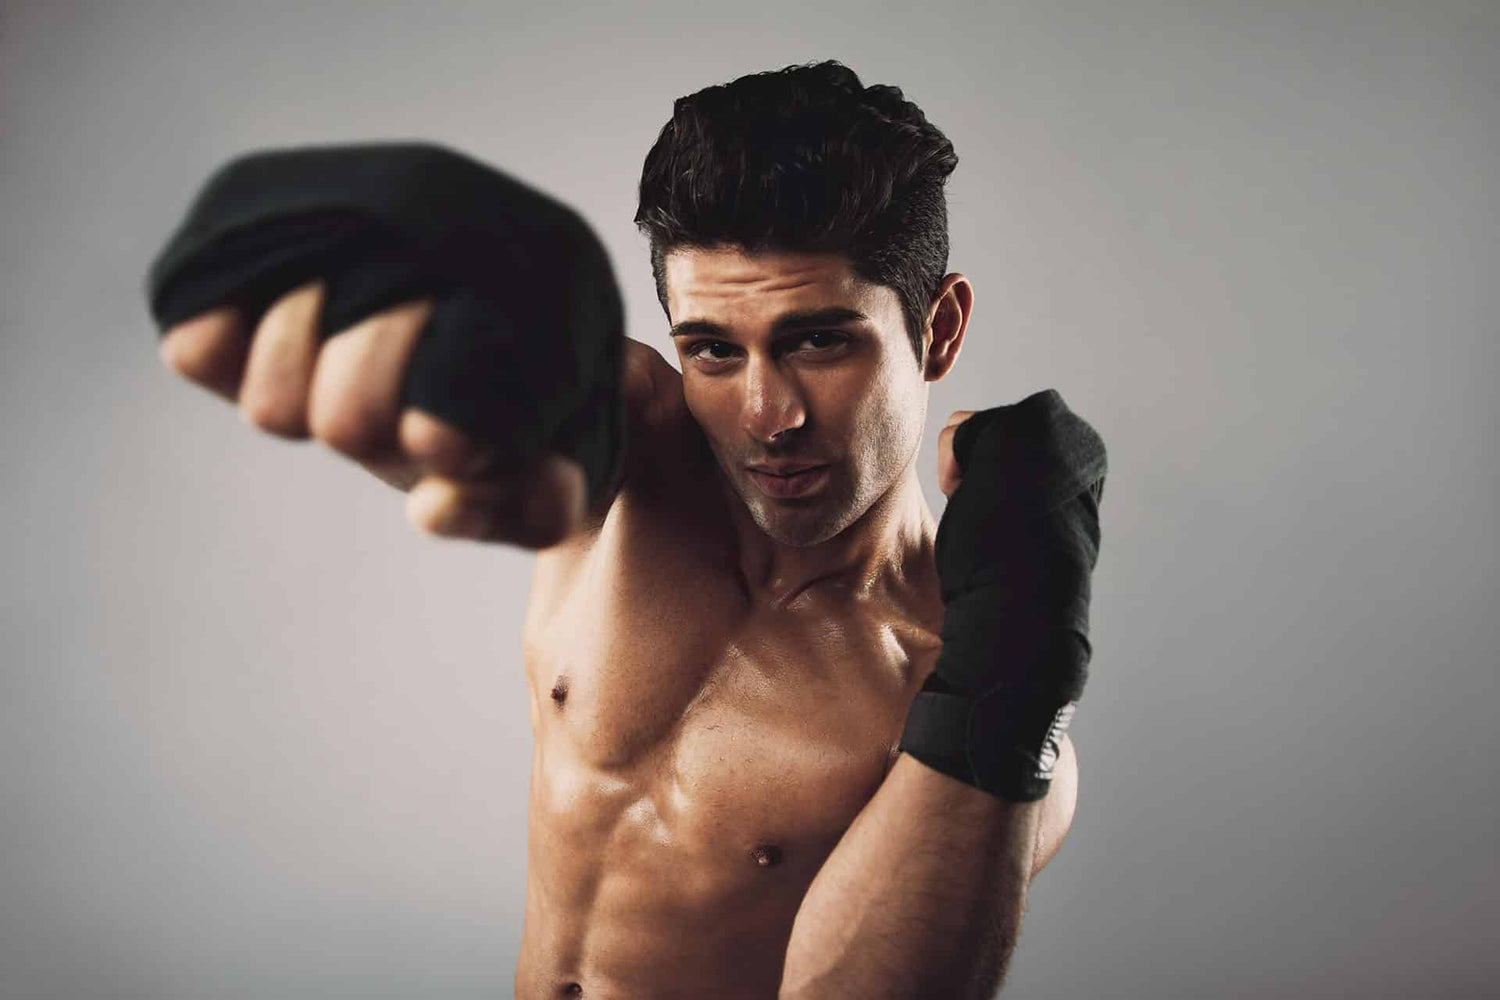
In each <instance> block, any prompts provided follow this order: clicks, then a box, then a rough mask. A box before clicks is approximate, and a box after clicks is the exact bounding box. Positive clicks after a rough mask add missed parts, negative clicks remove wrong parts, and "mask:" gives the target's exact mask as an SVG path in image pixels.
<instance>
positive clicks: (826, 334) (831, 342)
mask: <svg viewBox="0 0 1500 1000" xmlns="http://www.w3.org/2000/svg"><path fill="white" fill-rule="evenodd" d="M848 339H849V338H848V337H846V336H844V335H843V334H841V333H832V332H830V331H826V330H819V331H818V332H817V333H809V334H808V335H807V336H805V337H803V338H802V340H801V343H804V344H811V343H812V342H813V341H815V340H821V341H823V344H822V345H821V346H819V345H814V348H815V349H816V350H827V349H828V348H830V347H837V346H838V345H840V344H842V343H843V342H844V341H846V340H848Z"/></svg>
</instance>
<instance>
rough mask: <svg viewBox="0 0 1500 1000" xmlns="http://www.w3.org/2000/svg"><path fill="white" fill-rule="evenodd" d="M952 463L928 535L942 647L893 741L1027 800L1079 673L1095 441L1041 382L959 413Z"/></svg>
mask: <svg viewBox="0 0 1500 1000" xmlns="http://www.w3.org/2000/svg"><path fill="white" fill-rule="evenodd" d="M953 457H954V459H955V460H956V461H957V462H958V466H959V470H960V472H961V474H962V479H961V480H960V481H959V486H958V488H957V489H956V490H954V492H953V495H952V496H951V497H950V498H949V499H948V506H947V508H946V509H945V510H944V511H943V516H942V519H941V520H940V521H939V523H938V532H937V567H938V576H939V579H940V581H941V584H942V591H943V603H944V606H945V607H944V613H943V648H942V651H941V652H940V653H939V654H938V659H937V664H936V666H935V667H934V668H933V672H932V674H931V675H930V676H929V677H928V679H927V683H926V684H924V685H923V687H922V690H921V692H920V693H918V695H917V697H916V699H915V701H913V703H912V707H911V711H910V713H909V714H908V715H907V719H906V728H905V730H904V731H903V733H902V735H901V749H903V750H905V751H906V752H907V753H909V754H911V755H912V756H913V757H916V758H917V759H918V760H920V761H922V762H923V763H924V764H927V765H928V766H930V767H932V768H934V769H936V770H939V771H942V772H943V773H945V774H949V775H952V776H953V777H955V778H958V779H959V780H960V781H965V782H968V783H969V784H971V785H974V786H975V787H977V788H981V789H983V790H984V791H986V792H989V793H991V794H993V795H997V796H999V797H1001V798H1004V799H1010V800H1013V801H1018V802H1033V801H1036V800H1037V799H1040V798H1042V797H1044V796H1045V795H1046V794H1047V789H1048V788H1049V787H1050V786H1051V781H1052V768H1053V765H1054V764H1055V763H1056V761H1057V754H1058V742H1059V741H1060V740H1061V739H1062V734H1063V732H1064V730H1065V729H1066V728H1067V724H1068V721H1069V719H1070V718H1071V717H1072V714H1073V706H1074V704H1075V703H1076V702H1077V701H1078V698H1079V696H1080V695H1082V693H1083V686H1084V681H1085V680H1086V678H1087V676H1088V663H1089V656H1090V653H1091V652H1092V650H1091V647H1090V645H1089V640H1088V627H1089V576H1090V574H1091V573H1092V572H1093V569H1094V563H1095V561H1096V560H1097V558H1098V554H1099V501H1100V500H1101V499H1102V498H1103V492H1104V476H1105V473H1106V471H1107V469H1106V463H1105V452H1104V442H1103V441H1102V440H1101V439H1100V437H1099V435H1098V434H1097V433H1095V432H1094V429H1093V428H1092V427H1090V426H1089V425H1088V423H1086V422H1085V421H1084V420H1083V419H1082V418H1080V417H1078V416H1077V415H1076V414H1074V413H1073V412H1072V411H1071V410H1069V409H1068V407H1067V405H1066V404H1065V403H1064V402H1063V398H1062V396H1061V395H1059V394H1058V392H1057V391H1056V390H1055V389H1047V390H1044V391H1042V392H1038V393H1035V394H1034V395H1031V396H1028V397H1026V398H1025V399H1023V400H1021V401H1020V402H1019V403H1014V404H1012V405H1010V406H999V407H995V408H993V409H989V410H983V411H981V412H979V413H976V414H974V415H973V416H972V417H970V418H969V419H968V420H966V421H964V422H963V423H962V424H960V425H959V427H958V429H957V430H956V431H955V432H954V435H953Z"/></svg>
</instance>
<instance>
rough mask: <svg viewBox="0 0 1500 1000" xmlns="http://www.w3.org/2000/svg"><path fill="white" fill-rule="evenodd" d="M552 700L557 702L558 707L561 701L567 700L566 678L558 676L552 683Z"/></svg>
mask: <svg viewBox="0 0 1500 1000" xmlns="http://www.w3.org/2000/svg"><path fill="white" fill-rule="evenodd" d="M552 700H553V701H555V702H557V707H558V708H561V707H562V703H563V702H565V701H567V700H568V679H567V678H566V677H558V678H557V682H556V683H555V684H553V685H552Z"/></svg>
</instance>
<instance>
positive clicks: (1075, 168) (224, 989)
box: [0, 0, 1500, 1000]
mask: <svg viewBox="0 0 1500 1000" xmlns="http://www.w3.org/2000/svg"><path fill="white" fill-rule="evenodd" d="M304 6H306V7H308V8H311V9H303V7H304ZM1497 52H1500V4H1496V3H1494V2H1474V3H1454V2H1445V3H1436V2H1431V0H1425V2H1415V0H1414V2H1407V3H1374V2H1367V3H1354V2H1345V3H1332V2H1323V3H1303V2H1278V3H1242V4H1231V3H1207V2H1198V3H1190V2H1179V3H1165V2H1128V3H1125V2H1108V0H1100V2H1097V3H1089V4H1083V3H1026V4H1003V5H993V6H987V5H978V4H974V5H969V4H964V5H931V4H916V3H908V4H901V5H877V4H852V3H846V4H841V5H838V7H837V8H836V9H835V8H834V7H833V6H832V5H829V4H824V3H817V4H814V3H796V4H782V3H777V2H756V3H753V4H739V5H734V6H727V5H720V4H714V3H705V2H694V3H680V2H679V3H657V4H652V5H650V7H649V8H647V7H641V8H640V9H636V10H632V9H629V8H628V7H624V6H620V5H614V4H603V3H601V4H597V5H574V6H571V7H569V6H567V5H561V6H551V5H543V4H533V3H526V4H498V3H497V4H471V5H461V4H453V3H447V4H445V3H437V4H416V3H413V4H409V5H397V4H394V3H346V4H339V5H332V4H320V5H316V6H314V5H294V4H291V3H280V4H272V3H213V4H208V3H181V4H176V5H168V4H160V3H146V2H132V3H98V4H79V3H31V4H25V3H21V4H18V3H14V2H5V3H0V337H3V339H0V406H3V413H0V417H3V419H0V443H3V449H4V451H3V458H4V462H3V468H4V469H5V473H6V476H5V487H4V489H3V490H0V512H3V517H0V558H3V564H4V577H3V582H0V656H3V662H0V995H3V997H5V998H6V1000H10V998H23V997H24V998H33V997H57V998H67V1000H91V998H184V1000H188V998H192V1000H218V998H247V1000H248V998H265V997H337V998H343V997H349V998H354V997H359V998H372V997H381V998H384V997H390V998H429V997H430V998H450V997H451V998H459V997H480V996H486V997H498V996H505V995H507V994H508V993H509V991H510V985H511V975H512V971H513V967H514V962H515V958H516V952H517V948H518V944H519V935H520V924H521V916H522V892H523V885H524V877H525V808H526V792H527V781H528V768H529V764H530V757H531V746H532V743H531V735H530V732H529V726H528V713H527V709H526V705H525V700H524V699H525V688H524V682H523V679H522V669H521V661H520V655H519V654H520V648H519V640H518V636H519V630H520V625H521V609H522V604H523V601H524V598H525V594H526V591H527V586H528V580H529V568H530V562H531V556H529V555H528V554H527V553H524V552H522V551H520V550H508V549H505V548H496V547H487V546H480V545H476V544H473V543H462V542H451V541H443V540H439V539H435V538H430V537H424V536H421V535H419V534H418V533H417V532H416V531H415V530H413V529H412V528H410V527H409V526H408V525H407V523H406V521H405V518H404V514H403V501H404V498H403V497H402V496H401V494H399V493H397V492H395V491H394V490H391V489H390V488H388V487H386V486H385V485H383V484H381V483H380V482H378V481H376V480H375V479H373V478H372V477H370V476H369V475H367V474H366V473H364V472H363V471H362V470H361V469H359V468H358V467H357V466H356V465H354V464H353V463H352V462H349V461H347V460H345V459H343V458H341V457H340V456H337V455H336V454H334V453H333V452H331V451H329V450H327V449H324V448H323V447H322V446H321V445H317V444H315V443H295V444H294V443H289V442H285V441H280V440H277V439H274V438H271V437H269V436H266V435H264V434H260V433H257V432H254V431H252V430H251V429H250V428H248V427H247V426H245V425H244V424H242V423H241V422H240V421H239V419H238V416H237V413H236V411H235V410H234V409H233V408H232V407H230V406H228V405H227V404H225V403H223V402H221V401H219V400H218V399H216V398H214V397H211V396H210V395H209V394H207V393H206V392H204V391H203V390H201V389H198V388H196V387H193V386H191V385H189V384H188V383H186V382H183V381H181V380H179V379H176V378H174V377H172V376H170V375H169V374H168V373H167V372H166V371H165V370H164V369H163V368H161V367H160V365H159V363H158V361H157V357H156V354H155V349H154V343H155V334H154V331H153V330H152V328H151V326H150V324H149V322H148V320H147V317H146V313H145V308H144V304H143V298H142V294H141V279H142V275H143V272H144V270H145V267H146V264H147V262H148V261H149V259H150V257H151V255H152V254H153V253H154V251H155V250H156V249H157V247H158V246H159V245H160V244H161V242H162V241H163V240H164V238H165V237H166V235H167V233H168V231H169V229H170V228H171V227H172V226H173V224H174V222H175V221H176V219H177V218H178V216H179V213H180V212H181V211H182V210H183V208H184V206H185V204H186V201H187V199H188V198H189V196H190V195H191V194H192V193H193V191H194V190H195V188H196V187H197V185H198V184H199V183H200V182H201V181H202V179H203V178H204V176H205V175H206V174H207V173H208V172H209V171H210V170H211V169H212V168H214V167H215V166H216V165H218V164H219V163H221V162H222V161H223V160H225V159H226V158H228V157H230V156H231V155H234V154H236V153H239V152H241V151H243V150H246V149H248V148H251V147H257V146H263V145H273V144H288V143H299V142H324V141H334V140H356V139H367V138H425V139H433V140H438V141H442V142H446V143H450V144H452V145H454V146H457V147H460V148H462V149H465V150H468V151H470V152H472V153H473V154H475V155H477V156H479V157H481V158H483V159H486V160H488V161H490V162H493V163H495V164H498V165H500V166H502V167H504V168H505V169H507V170H510V171H512V172H513V173H515V174H517V175H518V176H520V177H522V178H524V179H527V180H529V181H531V182H533V183H535V184H538V185H539V186H541V187H543V188H545V189H547V190H549V191H551V192H553V193H554V194H556V195H558V196H560V197H562V198H564V199H566V200H568V201H570V202H572V203H573V204H574V205H576V206H578V207H579V208H580V209H581V210H582V211H583V212H584V213H585V214H586V215H587V216H588V218H590V219H591V220H592V221H593V223H594V225H595V226H596V227H597V229H598V231H599V232H600V234H601V235H602V236H603V238H604V240H605V242H606V243H607V244H608V246H609V249H610V251H611V253H612V255H613V257H614V260H615V262H616V267H617V270H618V272H619V275H620V277H621V280H622V282H623V285H624V289H625V294H626V298H627V301H628V306H629V318H630V333H631V335H633V336H634V337H636V338H638V339H640V340H644V341H646V342H647V343H650V344H652V345H654V346H656V347H657V348H658V349H661V350H663V352H664V353H667V354H668V356H669V357H671V356H674V355H672V354H671V348H670V345H669V343H668V340H667V337H666V333H665V324H664V321H663V318H662V315H661V313H660V311H659V309H658V307H657V304H656V301H655V298H654V295H653V293H652V287H651V280H650V273H649V267H648V264H647V261H646V255H645V245H644V241H643V240H642V239H641V238H640V237H639V236H638V235H637V234H636V232H635V230H634V228H633V226H632V224H631V221H630V220H631V216H632V214H633V212H634V208H635V190H634V189H635V184H636V181H637V177H638V171H639V167H640V163H641V160H642V158H643V157H644V155H645V152H646V150H647V148H648V147H649V145H650V144H651V142H652V140H653V139H654V137H655V135H656V132H657V130H658V129H659V128H660V126H661V124H662V123H663V122H664V121H665V120H666V118H667V116H668V114H669V112H670V108H671V102H672V100H673V98H675V97H677V96H679V95H681V94H684V93H687V92H690V91H692V90H695V89H697V88H699V87H701V86H705V85H707V84H710V83H716V82H722V81H724V80H727V79H730V78H732V77H734V76H737V75H739V74H741V73H745V72H751V71H755V70H762V69H771V68H776V67H780V66H782V65H785V64H788V63H792V62H802V61H808V60H815V59H822V58H828V57H835V58H839V59H841V60H843V61H845V62H847V63H848V64H849V65H850V66H852V67H853V68H854V69H855V70H856V71H857V72H858V73H860V74H861V76H862V77H863V78H864V79H865V80H866V81H867V82H871V83H877V82H879V83H894V84H897V85H899V86H901V87H902V88H903V89H904V90H905V91H906V92H907V94H908V95H909V96H910V97H911V98H912V99H914V100H915V101H917V102H918V103H919V104H920V105H921V106H922V107H923V108H924V109H925V110H926V111H927V113H928V114H929V116H930V117H931V118H932V120H933V121H935V122H936V123H937V124H938V125H939V126H940V127H942V128H943V129H944V130H946V132H947V133H948V135H949V136H950V137H951V138H952V139H953V141H954V144H955V145H956V147H957V149H958V153H959V156H960V160H961V162H960V165H959V168H958V171H957V173H956V174H955V175H954V177H953V179H952V182H951V186H950V188H949V193H950V207H951V215H952V240H953V252H952V258H951V266H952V268H953V269H955V270H962V271H963V272H965V273H966V274H967V275H969V276H970V278H971V279H972V280H973V282H974V285H975V287H976V289H977V304H976V312H975V316H974V319H973V322H972V324H971V326H970V331H969V336H968V341H967V344H966V346H965V349H964V352H963V355H962V358H961V359H960V361H959V364H958V367H957V369H956V370H955V371H954V372H953V374H952V375H951V376H950V377H949V378H948V379H946V380H945V381H943V382H941V383H939V384H937V385H936V386H935V387H934V390H933V394H932V409H931V412H930V414H929V423H928V430H927V436H926V439H925V443H924V447H923V454H922V458H921V461H922V479H923V482H924V485H925V487H926V489H927V494H928V497H929V502H931V503H932V505H933V509H934V511H941V509H942V506H941V505H942V496H941V494H940V493H939V491H938V489H937V476H936V458H935V455H936V451H935V448H936V441H937V432H938V430H939V429H940V428H941V426H942V423H943V418H944V417H945V416H946V415H947V414H948V413H949V412H950V411H952V410H955V409H975V408H982V407H985V406H991V405H996V404H998V403H1002V402H1012V401H1014V400H1016V399H1018V398H1020V397H1021V396H1023V395H1026V394H1028V393H1030V392H1032V391H1035V390H1036V389H1039V388H1044V387H1048V386H1054V387H1057V388H1058V389H1059V390H1061V391H1062V392H1063V394H1064V396H1065V397H1066V398H1067V400H1068V401H1069V403H1070V404H1071V405H1072V406H1073V407H1074V408H1075V409H1076V410H1077V411H1078V412H1080V413H1081V414H1083V415H1084V416H1086V417H1087V418H1088V419H1089V420H1090V421H1091V422H1093V423H1094V424H1095V425H1096V426H1097V427H1099V428H1100V429H1101V430H1102V432H1103V434H1104V437H1105V439H1106V440H1107V442H1108V444H1109V448H1110V459H1111V463H1110V464H1111V473H1112V474H1111V478H1110V483H1109V487H1108V490H1107V493H1106V497H1105V503H1104V508H1103V510H1104V531H1105V542H1104V548H1103V553H1102V557H1101V561H1100V564H1099V569H1098V575H1097V578H1096V592H1095V605H1094V606H1095V617H1094V622H1095V624H1094V640H1095V648H1096V653H1095V656H1094V663H1093V666H1094V677H1093V680H1092V682H1091V685H1090V689H1089V693H1088V695H1087V697H1086V698H1085V700H1084V703H1083V706H1082V709H1081V711H1080V713H1079V715H1078V717H1077V720H1076V722H1075V728H1074V732H1075V738H1076V742H1077V745H1078V748H1079V754H1080V761H1081V768H1082V785H1081V791H1080V800H1079V810H1078V815H1077V820H1076V822H1075V824H1074V828H1073V832H1072V834H1071V835H1070V836H1069V838H1068V841H1067V843H1066V845H1065V846H1064V848H1063V850H1062V852H1061V854H1060V855H1059V856H1058V858H1057V860H1056V861H1055V862H1054V863H1053V865H1052V867H1051V868H1049V869H1048V871H1047V872H1046V873H1044V874H1043V875H1042V877H1041V878H1040V879H1039V880H1038V881H1037V883H1036V885H1035V886H1034V888H1033V892H1032V903H1031V909H1030V912H1029V915H1028V917H1027V920H1026V925H1025V930H1024V935H1023V937H1022V940H1021V944H1020V947H1019V950H1018V952H1017V955H1016V958H1015V961H1014V964H1013V967H1012V974H1011V986H1010V988H1009V989H1008V990H1007V995H1008V996H1016V997H1029V998H1092V997H1100V998H1115V997H1119V998H1126V997H1143V996H1145V997H1155V998H1164V1000H1165V998H1175V997H1183V998H1188V997H1192V998H1201V997H1225V998H1239V997H1244V998H1250V997H1255V998H1262V1000H1263V998H1267V997H1272V998H1283V997H1285V998H1292V997H1297V998H1301V997H1333V996H1357V997H1362V998H1370V1000H1379V998H1398V997H1399V998H1415V997H1479V996H1493V995H1494V993H1493V992H1492V991H1493V990H1494V989H1495V983H1496V981H1497V980H1496V977H1497V976H1500V948H1497V947H1496V945H1497V943H1500V942H1497V938H1496V928H1497V927H1500V860H1497V854H1500V847H1497V828H1500V804H1497V799H1500V796H1497V792H1500V788H1497V778H1496V775H1497V768H1496V765H1495V758H1496V757H1497V755H1500V736H1497V735H1496V731H1495V724H1494V719H1495V715H1496V709H1497V707H1500V706H1497V698H1496V695H1497V687H1500V684H1497V659H1500V657H1497V651H1500V622H1497V619H1500V608H1497V600H1496V596H1497V594H1496V591H1497V587H1496V583H1497V552H1496V548H1497V546H1496V531H1495V527H1494V518H1495V516H1496V513H1497V509H1496V503H1495V489H1496V485H1497V482H1496V481H1497V467H1500V463H1497V462H1496V446H1495V443H1494V441H1495V433H1496V431H1497V429H1500V428H1497V413H1496V403H1495V400H1494V398H1493V396H1492V385H1493V384H1494V380H1495V376H1496V374H1497V372H1500V365H1497V362H1500V346H1497V345H1500V338H1497V327H1500V321H1497V319H1496V316H1497V312H1500V292H1497V289H1496V286H1497V284H1500V281H1497V279H1500V274H1497V262H1500V253H1497V251H1500V219H1497V214H1500V209H1497V205H1500V191H1497V184H1496V177H1497V174H1500V167H1497V163H1500V55H1497Z"/></svg>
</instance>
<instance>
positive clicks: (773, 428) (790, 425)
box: [743, 360, 807, 444]
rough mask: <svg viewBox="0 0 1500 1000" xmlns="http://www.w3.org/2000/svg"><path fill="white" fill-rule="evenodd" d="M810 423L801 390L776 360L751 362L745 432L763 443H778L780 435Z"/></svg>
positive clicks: (749, 366) (748, 370)
mask: <svg viewBox="0 0 1500 1000" xmlns="http://www.w3.org/2000/svg"><path fill="white" fill-rule="evenodd" d="M806 422H807V408H806V406H805V405H804V403H803V399H802V389H801V387H800V386H798V385H797V381H796V379H794V378H791V377H789V376H788V375H787V374H786V373H785V372H783V371H782V370H781V369H780V368H779V367H778V366H777V365H776V364H775V362H773V361H770V360H752V361H751V362H750V363H749V365H748V366H747V380H746V385H745V408H744V416H743V423H744V428H745V432H746V433H748V434H749V435H750V436H751V437H753V438H754V439H755V440H756V441H758V442H761V443H763V444H771V443H777V438H778V436H779V435H785V434H786V432H787V431H790V430H795V429H796V428H798V427H801V426H802V425H803V424H804V423H806Z"/></svg>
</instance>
